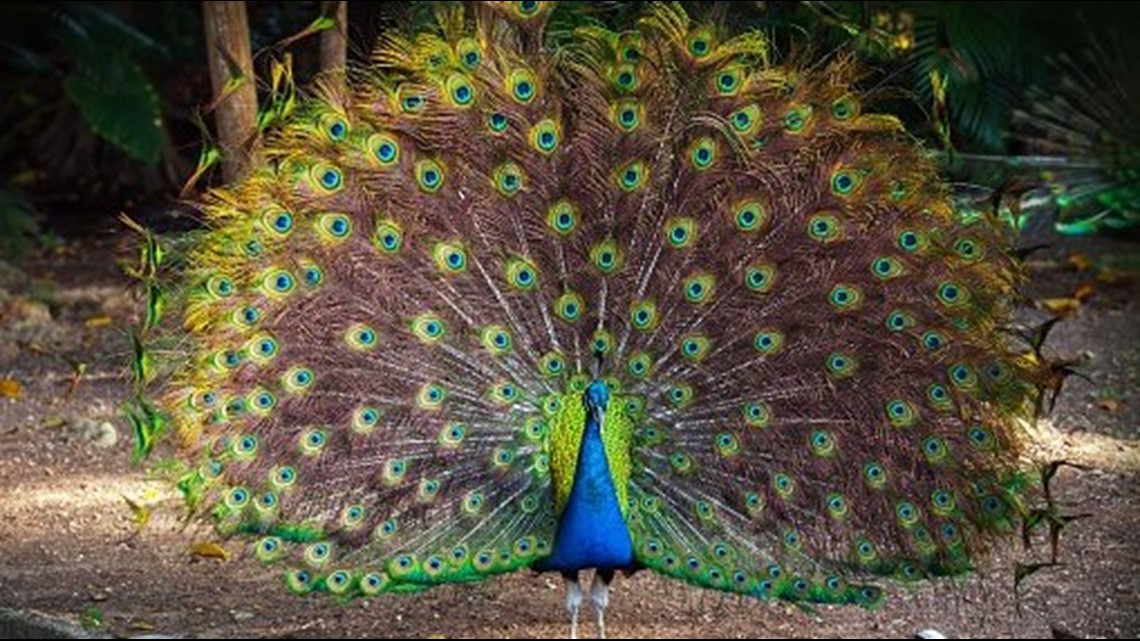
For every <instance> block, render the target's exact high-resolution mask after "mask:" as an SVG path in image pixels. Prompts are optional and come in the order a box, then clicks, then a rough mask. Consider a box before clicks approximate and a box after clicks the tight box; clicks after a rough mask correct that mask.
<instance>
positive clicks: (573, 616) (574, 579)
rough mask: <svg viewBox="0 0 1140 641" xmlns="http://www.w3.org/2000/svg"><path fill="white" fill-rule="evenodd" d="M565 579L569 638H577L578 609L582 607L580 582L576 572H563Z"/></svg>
mask: <svg viewBox="0 0 1140 641" xmlns="http://www.w3.org/2000/svg"><path fill="white" fill-rule="evenodd" d="M562 578H563V579H565V580H566V609H567V610H569V611H570V638H571V639H577V638H578V611H579V610H580V609H581V608H582V584H581V583H578V573H577V572H563V573H562Z"/></svg>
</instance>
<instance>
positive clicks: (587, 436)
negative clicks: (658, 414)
mask: <svg viewBox="0 0 1140 641" xmlns="http://www.w3.org/2000/svg"><path fill="white" fill-rule="evenodd" d="M596 385H602V384H601V383H597V382H595V383H592V384H591V386H590V388H589V389H588V390H587V398H586V399H585V401H586V402H585V404H586V406H587V412H586V416H585V426H584V428H583V429H582V437H581V440H580V441H579V444H578V445H579V447H578V456H577V461H576V465H575V466H574V477H573V483H572V485H571V489H570V496H569V498H568V500H567V501H566V505H565V508H564V509H563V510H562V514H561V516H560V518H559V521H558V531H557V533H556V534H555V538H554V549H553V553H552V554H551V556H550V558H549V559H548V560H547V563H546V564H545V565H547V566H548V567H550V568H551V569H555V570H560V571H574V570H581V569H585V568H615V569H616V568H628V567H630V566H631V565H632V564H633V543H632V541H631V539H630V534H629V529H628V528H627V527H626V524H625V519H624V517H623V515H622V509H621V503H620V502H619V493H618V489H617V486H616V485H615V475H614V474H613V471H612V470H611V467H610V463H609V460H608V457H607V455H606V443H605V440H604V439H603V438H602V429H603V425H604V424H605V420H604V416H605V411H606V405H607V401H608V395H607V394H605V393H604V388H603V390H602V391H601V392H598V390H597V388H596V387H595V386H596ZM591 390H593V391H594V392H595V395H594V397H593V398H591V397H590V394H591Z"/></svg>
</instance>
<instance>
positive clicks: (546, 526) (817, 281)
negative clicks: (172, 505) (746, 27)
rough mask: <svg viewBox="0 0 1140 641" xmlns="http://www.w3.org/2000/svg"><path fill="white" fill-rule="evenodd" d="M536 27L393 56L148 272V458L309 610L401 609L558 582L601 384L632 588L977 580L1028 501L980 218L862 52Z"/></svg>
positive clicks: (467, 29)
mask: <svg viewBox="0 0 1140 641" xmlns="http://www.w3.org/2000/svg"><path fill="white" fill-rule="evenodd" d="M553 4H555V3H549V2H509V3H508V2H487V3H480V4H479V5H478V6H475V7H474V8H470V7H469V8H468V9H467V10H464V9H458V10H455V9H449V10H447V11H443V12H441V14H440V20H439V25H438V28H436V29H434V30H432V31H427V32H423V33H417V34H405V33H394V34H389V35H388V36H386V37H385V38H384V39H383V41H382V42H381V43H380V44H379V45H378V47H377V50H376V52H375V55H374V58H373V65H372V66H371V68H370V69H368V70H364V71H360V72H359V73H355V74H354V77H353V80H352V83H351V84H350V88H349V89H347V90H346V89H337V88H335V87H337V85H336V84H335V83H327V84H325V85H319V86H318V87H317V89H316V91H315V92H313V93H312V95H310V96H309V97H307V99H305V100H304V101H302V102H301V103H299V105H298V106H297V108H296V109H295V110H294V112H293V113H292V114H291V115H290V116H289V117H288V118H287V119H286V120H285V122H284V123H283V124H281V125H280V126H277V127H276V128H274V129H273V131H272V132H271V133H269V134H268V135H267V136H266V137H265V138H264V139H263V140H262V141H261V143H260V145H259V147H258V151H257V154H256V157H255V159H254V165H253V169H252V170H251V171H250V173H249V174H248V176H247V177H246V178H244V179H242V180H241V181H239V182H237V183H235V184H232V185H229V186H227V187H225V188H222V189H218V190H215V191H213V192H211V193H210V194H209V195H208V196H207V197H205V198H204V199H203V201H202V203H201V207H202V212H203V214H204V219H205V221H206V222H207V229H206V230H205V231H204V232H202V233H200V234H199V235H198V236H197V237H195V238H194V239H193V242H192V243H190V245H189V246H188V247H187V248H185V250H184V251H182V252H180V253H179V261H178V263H177V265H174V266H171V264H170V256H172V255H173V253H172V252H168V255H167V256H166V257H164V256H163V255H162V251H161V246H160V244H159V243H160V241H159V240H155V241H154V242H153V243H152V244H148V245H147V247H146V248H144V266H146V268H145V269H143V270H141V271H142V272H143V273H142V274H141V275H142V276H143V279H144V281H145V282H146V283H147V289H148V292H149V294H148V299H147V304H148V314H147V321H146V323H145V326H144V327H143V328H142V331H141V332H140V340H139V343H138V346H137V351H136V374H137V378H138V385H139V389H140V399H139V403H138V406H137V407H136V408H135V409H134V410H133V411H132V417H133V418H132V420H134V422H135V424H136V431H137V433H138V434H139V436H140V439H141V441H140V447H141V449H142V450H144V451H149V450H150V449H151V448H154V447H161V448H164V449H166V448H168V446H172V447H173V460H175V461H177V466H178V467H177V468H176V469H178V470H179V487H180V488H181V489H182V491H183V492H184V494H185V496H186V499H187V501H188V502H189V503H190V504H191V506H192V507H193V508H194V511H195V513H196V514H198V515H204V516H206V517H207V518H209V519H211V520H212V521H213V522H214V523H215V524H216V527H217V529H218V531H219V532H220V533H222V534H223V535H226V536H242V537H247V538H248V539H249V541H250V545H251V546H252V553H253V554H254V555H256V557H257V558H259V559H261V560H262V561H265V562H266V563H269V564H273V565H278V566H280V567H281V568H283V569H284V571H285V573H286V577H287V582H288V584H289V585H290V586H291V587H292V589H294V590H296V591H298V592H310V591H315V590H319V591H325V592H329V593H332V594H334V595H338V596H343V597H348V596H354V595H375V594H378V593H382V592H409V591H415V590H420V589H423V588H426V587H429V586H432V585H436V584H442V583H452V582H460V581H474V580H480V579H484V578H487V577H489V576H492V575H495V574H500V573H504V572H510V571H514V570H518V569H521V568H527V567H536V566H540V565H541V563H540V562H541V560H542V559H543V558H544V557H546V556H548V555H549V554H550V552H551V549H552V545H553V539H554V536H555V534H556V530H557V524H558V519H559V515H560V513H561V509H562V507H563V506H564V505H565V504H566V501H567V497H568V496H569V494H570V490H571V485H572V483H573V476H574V468H575V465H576V460H577V459H576V452H577V449H578V447H579V441H580V439H581V435H582V431H583V422H584V416H585V411H586V410H585V409H584V408H583V403H582V394H583V391H584V390H585V388H586V386H587V384H588V383H589V382H590V381H591V380H594V379H600V380H604V382H605V383H606V385H607V387H608V389H609V390H610V393H611V395H612V398H611V401H610V402H611V406H610V407H611V410H610V411H609V412H608V413H607V415H606V419H605V420H606V423H605V426H604V428H603V438H604V439H605V451H606V453H607V456H608V459H609V465H610V469H611V472H612V474H613V477H614V479H615V481H616V482H615V486H616V492H617V495H618V500H619V501H620V505H621V507H622V510H623V517H624V519H625V522H626V525H627V526H628V528H629V531H630V534H631V538H632V541H633V545H634V553H635V557H636V562H637V565H638V566H639V567H647V568H650V569H652V570H654V571H657V572H660V573H662V574H664V575H667V576H670V577H674V578H676V579H680V580H682V581H685V582H688V583H691V584H695V585H698V586H702V587H706V588H712V589H717V590H723V591H728V592H734V593H739V594H745V595H751V596H755V597H759V598H764V599H775V598H779V599H787V600H793V601H815V602H834V603H859V604H865V605H869V604H873V603H875V602H877V601H878V600H879V598H880V592H879V590H878V589H877V588H874V587H871V586H870V585H867V584H866V583H865V582H866V580H867V579H868V577H871V578H873V577H875V576H887V577H896V578H902V579H917V578H925V577H930V576H939V575H947V574H957V573H960V572H963V571H966V570H968V569H969V568H970V567H972V565H973V564H974V563H975V561H976V559H977V558H978V556H979V555H980V554H981V553H982V552H983V551H984V550H985V549H986V548H987V546H988V544H989V543H990V542H992V541H993V540H994V539H995V538H997V537H1002V536H1005V535H1006V534H1008V533H1009V531H1010V530H1011V529H1012V528H1014V527H1015V525H1016V524H1017V523H1018V522H1019V520H1020V519H1021V517H1022V516H1023V514H1024V513H1025V509H1026V508H1025V503H1026V501H1027V500H1028V499H1029V498H1031V497H1032V495H1033V492H1034V489H1033V487H1034V486H1033V484H1032V479H1031V478H1029V477H1027V476H1025V475H1024V474H1022V472H1020V467H1019V465H1018V458H1019V455H1020V452H1021V449H1022V437H1021V434H1020V432H1019V428H1018V421H1019V420H1020V419H1021V418H1022V417H1025V416H1027V415H1029V414H1030V413H1031V412H1032V408H1033V404H1034V401H1035V399H1036V396H1037V389H1038V383H1039V379H1040V378H1041V375H1042V368H1043V365H1041V364H1040V363H1038V362H1037V361H1036V360H1035V359H1034V358H1033V357H1032V356H1025V355H1021V354H1020V353H1019V352H1018V351H1017V350H1016V349H1015V348H1014V347H1012V346H1011V344H1010V341H1009V340H1008V335H1007V333H1006V332H1005V331H1003V330H1004V328H1005V325H1006V323H1007V321H1008V319H1009V318H1010V315H1011V313H1012V312H1013V301H1014V299H1015V294H1014V292H1015V288H1016V286H1017V284H1018V282H1019V279H1020V278H1021V274H1020V272H1019V269H1018V267H1017V264H1016V261H1015V258H1014V257H1013V256H1012V254H1011V253H1010V252H1009V251H1007V242H1008V241H1007V239H1005V238H1003V237H1002V235H1001V233H1000V232H999V228H998V226H997V225H995V224H993V223H992V221H990V220H987V219H985V218H983V217H977V216H971V217H962V216H959V215H958V214H957V213H956V212H955V210H954V208H953V206H952V200H951V197H950V194H949V192H948V190H947V188H946V187H945V186H944V184H943V183H942V182H940V180H939V177H938V175H937V173H936V171H935V168H934V167H933V166H932V164H931V163H930V162H929V161H928V160H927V158H926V157H925V156H924V154H923V152H922V149H921V148H920V146H919V145H918V144H917V143H916V142H915V141H914V140H912V139H911V138H909V137H908V136H907V134H906V133H905V132H904V131H903V128H902V126H901V125H900V123H899V121H898V120H896V119H895V118H893V117H891V116H888V115H880V114H875V113H870V112H868V111H865V105H864V104H863V103H862V102H861V100H860V94H859V93H857V92H856V91H855V89H854V88H853V84H854V83H855V82H856V81H857V80H858V77H857V76H858V72H857V70H856V67H855V65H854V64H852V62H851V61H850V60H846V59H842V58H840V59H834V60H831V61H830V62H827V63H826V64H819V65H816V66H797V65H793V64H777V63H775V62H773V61H772V60H771V54H770V51H769V48H768V45H767V42H766V40H765V38H764V37H763V36H762V35H761V34H760V33H758V32H750V33H744V34H740V35H733V34H732V33H730V32H729V31H728V30H726V29H725V28H722V27H721V26H718V25H716V24H703V23H700V22H696V21H694V20H692V19H691V18H690V17H689V16H688V15H686V13H685V11H684V10H683V9H682V8H681V7H680V5H679V4H677V3H654V4H651V5H649V6H648V7H647V8H646V11H645V14H644V16H643V18H642V19H641V20H640V21H639V22H638V23H637V28H636V30H633V31H629V32H622V33H615V32H611V31H608V30H606V29H603V28H601V27H594V26H590V27H581V28H578V29H576V30H575V31H574V32H573V37H572V38H569V39H563V42H562V43H561V44H560V45H559V46H558V47H557V48H553V47H544V39H545V36H544V29H545V25H546V24H547V21H548V19H549V17H550V13H551V9H552V7H551V5H553Z"/></svg>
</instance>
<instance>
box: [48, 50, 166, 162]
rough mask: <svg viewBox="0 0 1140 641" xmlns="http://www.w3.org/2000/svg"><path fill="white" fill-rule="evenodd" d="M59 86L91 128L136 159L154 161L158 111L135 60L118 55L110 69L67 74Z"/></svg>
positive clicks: (159, 142)
mask: <svg viewBox="0 0 1140 641" xmlns="http://www.w3.org/2000/svg"><path fill="white" fill-rule="evenodd" d="M109 58H114V56H110V57H109ZM101 66H106V67H111V65H101ZM63 88H64V92H65V93H66V94H67V97H68V98H69V99H70V100H71V102H72V103H74V104H75V106H76V107H78V108H79V111H80V113H82V114H83V117H84V119H86V120H87V123H88V125H90V127H91V129H92V131H94V132H95V133H96V134H98V135H99V136H100V137H102V138H104V139H106V140H107V141H108V142H110V143H111V144H113V145H115V146H116V147H118V148H119V149H120V150H122V151H123V152H124V153H126V154H127V155H129V156H131V157H132V158H134V159H136V160H139V161H141V162H144V163H148V164H152V165H153V164H155V163H156V162H158V159H159V158H160V157H161V156H162V146H163V140H164V133H163V129H162V112H161V110H160V108H159V104H158V94H157V92H156V91H155V89H154V86H153V85H151V83H150V80H148V79H147V77H146V75H145V74H144V73H143V72H142V69H140V68H139V66H138V65H137V64H135V63H133V62H131V61H127V60H123V59H119V60H117V64H115V65H114V67H113V71H110V70H106V69H101V70H100V72H97V73H91V74H84V75H71V76H68V77H67V78H66V79H65V80H64V81H63Z"/></svg>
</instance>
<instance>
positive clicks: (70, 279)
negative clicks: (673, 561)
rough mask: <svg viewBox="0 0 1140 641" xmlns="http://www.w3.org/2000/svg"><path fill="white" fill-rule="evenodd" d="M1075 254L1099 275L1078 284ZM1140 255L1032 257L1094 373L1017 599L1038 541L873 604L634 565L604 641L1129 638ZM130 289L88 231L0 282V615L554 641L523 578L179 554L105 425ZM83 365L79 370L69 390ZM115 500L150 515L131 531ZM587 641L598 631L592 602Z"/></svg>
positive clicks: (196, 629) (1074, 417)
mask: <svg viewBox="0 0 1140 641" xmlns="http://www.w3.org/2000/svg"><path fill="white" fill-rule="evenodd" d="M1090 243H1091V244H1090ZM1073 252H1080V253H1082V254H1084V255H1087V256H1089V257H1092V258H1094V259H1099V262H1094V264H1093V265H1091V266H1089V267H1088V268H1087V269H1085V270H1083V271H1078V270H1077V269H1076V268H1075V267H1074V264H1073V261H1071V260H1070V258H1071V257H1072V256H1073ZM1129 261H1131V262H1132V263H1133V264H1132V266H1131V269H1132V271H1131V272H1130V273H1131V279H1129V278H1128V277H1127V273H1128V272H1127V270H1125V272H1126V273H1125V274H1124V277H1121V275H1120V274H1118V273H1115V272H1113V271H1112V270H1110V271H1109V272H1107V273H1108V276H1107V277H1103V276H1104V274H1105V273H1106V272H1105V271H1104V269H1103V268H1104V267H1105V266H1106V265H1108V266H1111V265H1116V266H1117V267H1119V266H1120V265H1123V264H1124V263H1127V262H1129ZM1075 262H1076V263H1077V264H1079V263H1080V262H1081V261H1080V260H1077V261H1075ZM1136 263H1140V252H1138V247H1137V246H1135V245H1125V244H1121V243H1113V242H1106V241H1087V240H1082V241H1068V242H1067V244H1065V245H1062V246H1061V247H1058V248H1055V249H1053V250H1050V251H1049V252H1046V253H1043V254H1039V255H1037V256H1035V258H1034V265H1035V272H1036V277H1035V283H1034V288H1033V292H1032V293H1033V295H1034V296H1035V297H1036V298H1038V299H1047V298H1063V297H1068V296H1072V294H1073V293H1074V292H1075V291H1076V290H1077V288H1079V287H1080V286H1081V285H1082V283H1085V282H1090V283H1092V285H1093V287H1094V292H1095V293H1094V294H1093V295H1092V297H1091V298H1088V299H1087V300H1085V302H1084V303H1083V304H1082V305H1080V306H1079V309H1077V310H1076V312H1075V315H1074V316H1073V317H1072V318H1071V319H1069V320H1067V321H1066V322H1064V323H1062V324H1061V325H1060V326H1059V327H1058V328H1057V329H1056V331H1055V332H1054V333H1053V335H1052V336H1051V340H1050V344H1051V349H1052V350H1053V353H1054V354H1057V355H1060V356H1065V357H1071V358H1074V359H1079V360H1080V361H1081V362H1082V368H1083V371H1085V372H1086V373H1087V374H1088V375H1089V377H1090V379H1091V380H1084V379H1080V378H1076V377H1073V378H1070V379H1069V381H1068V383H1067V384H1066V387H1065V393H1064V395H1063V396H1062V397H1061V400H1060V402H1059V403H1058V406H1057V408H1056V411H1055V412H1054V414H1053V417H1052V421H1051V423H1050V424H1049V425H1048V426H1046V428H1045V429H1044V430H1043V431H1042V443H1043V445H1044V446H1046V447H1047V448H1049V449H1050V450H1052V452H1053V453H1054V454H1055V455H1060V456H1064V457H1066V458H1069V459H1071V460H1074V461H1077V462H1080V463H1082V464H1084V465H1086V466H1087V469H1083V470H1081V469H1076V468H1068V467H1067V468H1063V469H1062V471H1061V472H1060V474H1059V475H1058V478H1057V481H1056V484H1055V487H1056V490H1057V492H1058V494H1059V496H1060V498H1061V500H1062V502H1063V503H1064V504H1065V505H1067V506H1069V508H1070V511H1071V512H1072V513H1087V514H1088V516H1087V518H1083V519H1080V520H1077V521H1074V522H1073V523H1072V524H1071V525H1070V526H1069V527H1068V528H1067V529H1066V530H1065V532H1064V535H1063V537H1062V548H1061V558H1060V561H1061V563H1062V565H1061V566H1059V567H1056V568H1051V569H1048V570H1044V571H1042V572H1040V573H1038V574H1035V575H1033V576H1032V577H1030V578H1029V579H1027V580H1026V581H1025V582H1024V583H1023V584H1022V585H1021V588H1020V590H1019V592H1020V593H1019V594H1017V595H1015V594H1014V589H1013V563H1014V561H1015V560H1020V561H1022V562H1027V561H1032V560H1037V561H1040V560H1042V559H1044V558H1046V557H1047V545H1044V546H1043V545H1041V542H1040V541H1039V542H1038V545H1037V547H1036V548H1035V550H1034V553H1031V554H1029V555H1026V554H1024V553H1022V552H1021V551H1020V550H1012V551H1009V552H1008V553H1003V554H999V555H998V556H997V557H995V559H994V562H993V564H992V567H991V568H988V569H987V570H986V571H985V573H984V574H983V575H981V576H979V577H977V578H974V579H971V580H969V581H966V582H959V583H944V584H939V585H926V586H923V587H922V588H919V589H914V590H902V591H900V592H897V593H896V594H895V595H894V596H893V597H892V598H891V599H890V600H889V601H888V603H887V604H886V605H885V607H883V608H882V609H881V610H878V611H874V612H866V611H861V610H855V609H844V608H828V607H823V608H817V609H814V610H802V609H798V608H796V607H792V606H788V605H782V604H765V603H758V602H753V601H745V600H741V599H737V598H733V597H723V596H721V595H718V594H711V593H707V592H701V591H698V590H694V589H690V588H688V587H685V586H682V585H679V584H675V583H671V582H668V581H665V580H662V579H659V578H656V577H654V576H651V575H649V574H647V573H642V574H638V575H637V576H635V577H633V578H631V579H625V580H623V579H619V580H618V582H617V584H616V586H615V592H614V594H613V596H612V605H611V607H610V610H609V614H608V616H607V628H608V633H609V635H610V636H611V637H629V638H636V637H685V638H699V637H705V638H718V637H719V638H765V637H829V638H830V637H870V636H874V637H893V638H906V637H910V636H912V635H913V634H914V633H915V632H917V631H919V630H922V629H925V628H934V629H937V630H939V631H941V632H942V633H944V634H946V635H949V636H954V637H1046V638H1048V637H1056V638H1065V637H1081V638H1085V637H1115V638H1135V637H1137V636H1140V483H1138V480H1140V477H1138V474H1140V450H1138V442H1137V438H1138V437H1140V395H1138V394H1137V388H1138V387H1140V386H1138V385H1137V383H1138V382H1140V341H1138V340H1137V338H1140V329H1138V328H1140V283H1138V282H1137V271H1136V270H1137V269H1138V268H1140V265H1138V264H1136ZM1116 271H1117V272H1118V271H1120V270H1116ZM1098 275H1100V276H1102V277H1103V278H1101V280H1097V276H1098ZM1103 280H1109V281H1114V280H1115V281H1123V282H1116V283H1115V284H1109V283H1105V282H1102V281H1103ZM124 286H125V280H124V279H123V278H122V277H121V276H120V275H119V272H118V270H117V268H116V266H115V265H114V263H113V260H112V257H111V249H110V243H108V242H105V241H104V240H101V239H95V240H87V241H84V242H83V243H82V244H81V245H67V246H65V247H64V250H63V251H60V252H52V253H51V254H50V255H48V256H46V257H43V258H40V259H38V260H36V261H34V262H33V263H31V264H29V265H25V266H24V267H23V271H22V273H21V272H19V271H13V270H11V269H4V270H3V271H2V272H0V607H12V608H27V609H33V610H37V611H40V612H44V613H47V614H50V615H53V616H58V617H60V618H63V619H67V620H70V621H73V622H78V621H83V622H86V623H87V624H88V625H89V626H91V627H94V626H95V622H96V621H101V626H100V627H99V629H100V630H102V631H104V632H110V633H112V634H115V635H121V636H132V635H141V634H151V633H155V634H166V635H174V636H192V637H207V636H209V637H214V636H218V637H246V636H256V637H288V638H293V637H297V638H309V637H311V638H318V637H325V636H333V637H412V638H424V637H436V638H440V637H474V638H478V637H494V638H510V637H530V638H533V637H540V638H542V637H564V636H566V634H567V633H568V625H567V618H566V615H565V611H564V610H563V608H562V598H563V597H562V589H561V585H560V583H559V581H558V580H557V578H556V577H550V576H537V575H527V574H518V575H514V576H510V577H506V578H502V579H498V580H494V581H490V582H487V583H484V584H479V585H474V586H472V585H467V586H457V587H443V588H437V589H435V590H432V591H430V592H427V593H421V594H419V595H412V596H403V597H388V598H384V599H379V600H373V601H357V602H354V603H352V604H350V605H347V606H342V605H337V604H334V603H332V602H329V601H327V600H323V599H320V598H315V599H297V598H294V597H292V596H291V595H289V594H288V593H287V592H286V591H285V590H284V588H283V586H282V585H281V582H280V579H279V578H278V577H277V575H276V574H274V573H267V572H265V571H263V570H262V569H261V568H259V567H257V566H256V565H255V564H254V563H252V562H245V561H241V560H238V559H236V558H232V559H230V560H221V559H215V558H204V557H201V556H197V555H194V554H193V553H192V552H191V550H190V541H191V540H192V536H191V534H190V533H187V532H186V531H184V530H182V529H181V528H180V526H179V524H178V523H177V522H176V521H175V519H176V514H175V512H174V511H173V510H172V509H169V508H171V507H172V506H171V505H169V504H167V503H164V502H162V501H161V500H160V499H161V496H160V495H159V496H158V498H156V497H155V495H154V494H153V491H152V488H151V486H149V485H148V483H147V482H146V481H145V480H144V479H143V478H142V476H141V474H140V473H139V471H138V470H137V469H132V467H131V466H130V464H129V453H130V434H129V432H128V431H127V428H126V425H125V423H124V422H123V421H122V420H121V418H120V417H118V416H117V412H118V408H117V405H118V403H119V400H120V399H122V398H123V397H124V395H125V390H126V383H125V380H123V378H122V376H121V373H120V372H121V370H120V369H119V364H120V363H121V362H122V359H123V358H124V356H125V354H126V342H125V341H124V335H123V333H122V330H121V329H118V324H119V323H121V322H123V321H125V320H127V319H128V318H129V316H130V303H129V300H128V298H127V297H126V296H125V295H124ZM108 323H109V324H108ZM80 363H84V364H86V369H85V371H84V373H83V376H82V377H80V378H79V382H78V384H77V385H73V383H74V381H75V380H76V377H75V372H76V370H77V367H78V365H79V364H80ZM5 379H7V380H8V381H14V382H16V383H18V386H19V388H18V389H15V388H14V387H13V383H11V382H9V383H4V382H3V381H4V380H5ZM5 385H6V387H4V386H5ZM124 497H126V498H130V499H131V500H133V501H136V502H139V501H154V502H156V507H155V511H154V516H153V517H152V519H151V522H150V523H149V525H148V526H147V527H146V528H145V529H144V530H143V531H142V532H141V533H138V532H137V530H136V527H135V525H134V524H133V522H132V520H131V510H130V508H129V507H128V504H127V501H126V500H125V498H124ZM233 549H234V550H235V551H236V550H237V549H238V548H237V547H233ZM582 634H583V635H584V636H592V635H593V634H594V626H593V621H592V618H591V615H590V614H589V612H588V611H587V612H586V613H585V620H584V624H583V629H582Z"/></svg>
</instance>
